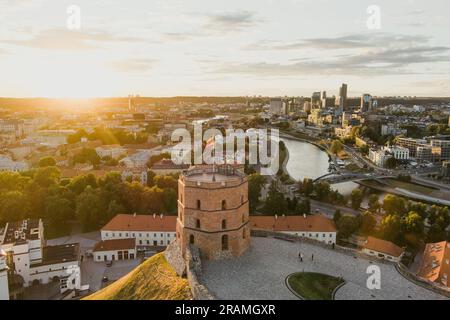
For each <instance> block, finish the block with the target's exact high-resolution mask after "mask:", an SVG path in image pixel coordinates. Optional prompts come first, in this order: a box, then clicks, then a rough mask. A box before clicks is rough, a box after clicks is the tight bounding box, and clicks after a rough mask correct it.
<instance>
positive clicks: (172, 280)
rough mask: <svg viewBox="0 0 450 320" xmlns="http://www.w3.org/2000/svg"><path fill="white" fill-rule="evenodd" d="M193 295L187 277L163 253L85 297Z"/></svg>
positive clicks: (170, 297)
mask: <svg viewBox="0 0 450 320" xmlns="http://www.w3.org/2000/svg"><path fill="white" fill-rule="evenodd" d="M191 298H192V296H191V292H190V289H189V284H188V282H187V280H186V279H183V278H181V277H179V276H178V275H177V274H176V273H175V271H174V270H173V268H172V267H171V266H170V264H169V263H168V262H167V261H166V259H165V257H164V253H160V254H157V255H155V256H153V257H151V258H150V259H148V260H147V261H145V262H144V263H142V264H141V265H140V266H138V267H137V268H136V269H134V270H133V271H131V272H130V273H129V274H127V275H126V276H124V277H122V278H120V279H119V280H117V281H116V282H114V283H112V284H111V285H109V286H108V287H106V288H103V289H102V290H100V291H98V292H96V293H93V294H92V295H90V296H88V297H86V298H84V300H190V299H191Z"/></svg>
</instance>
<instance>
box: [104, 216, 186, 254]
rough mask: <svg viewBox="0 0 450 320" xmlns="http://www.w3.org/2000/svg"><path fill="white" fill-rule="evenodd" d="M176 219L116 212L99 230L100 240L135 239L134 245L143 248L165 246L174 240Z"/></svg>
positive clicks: (174, 217)
mask: <svg viewBox="0 0 450 320" xmlns="http://www.w3.org/2000/svg"><path fill="white" fill-rule="evenodd" d="M176 219H177V217H176V216H164V215H156V214H154V215H136V214H118V215H116V216H115V217H114V218H112V219H111V221H109V222H108V223H107V224H106V225H105V226H104V227H103V228H102V229H101V230H100V233H101V240H102V241H107V240H116V239H135V243H136V247H137V248H138V249H143V250H147V249H154V248H156V247H166V246H167V245H168V244H170V243H171V242H172V241H173V240H175V225H176ZM124 244H125V243H124ZM125 249H129V248H122V250H125ZM117 250H120V248H119V249H117Z"/></svg>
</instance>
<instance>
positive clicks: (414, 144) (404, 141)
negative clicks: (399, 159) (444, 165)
mask: <svg viewBox="0 0 450 320" xmlns="http://www.w3.org/2000/svg"><path fill="white" fill-rule="evenodd" d="M396 144H397V145H398V146H400V147H404V148H408V150H409V155H410V156H411V157H416V155H417V148H418V147H421V146H426V145H427V141H426V140H425V139H413V138H398V139H397V142H396Z"/></svg>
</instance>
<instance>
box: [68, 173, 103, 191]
mask: <svg viewBox="0 0 450 320" xmlns="http://www.w3.org/2000/svg"><path fill="white" fill-rule="evenodd" d="M87 186H90V187H91V188H93V189H96V188H97V178H96V177H95V176H94V175H93V174H92V173H90V174H87V175H81V176H77V177H75V178H73V179H72V180H71V181H70V183H69V184H68V185H67V187H68V188H69V189H70V190H71V191H72V192H74V193H75V194H80V193H82V192H83V191H84V190H85V189H86V187H87Z"/></svg>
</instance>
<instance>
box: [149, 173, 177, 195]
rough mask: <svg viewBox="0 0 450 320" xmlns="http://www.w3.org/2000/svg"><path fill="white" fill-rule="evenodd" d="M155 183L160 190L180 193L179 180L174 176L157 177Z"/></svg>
mask: <svg viewBox="0 0 450 320" xmlns="http://www.w3.org/2000/svg"><path fill="white" fill-rule="evenodd" d="M153 181H154V183H155V185H156V186H158V188H161V189H165V188H171V189H174V190H176V192H177V191H178V180H176V179H175V178H174V177H172V176H156V177H155V178H154V179H153Z"/></svg>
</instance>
